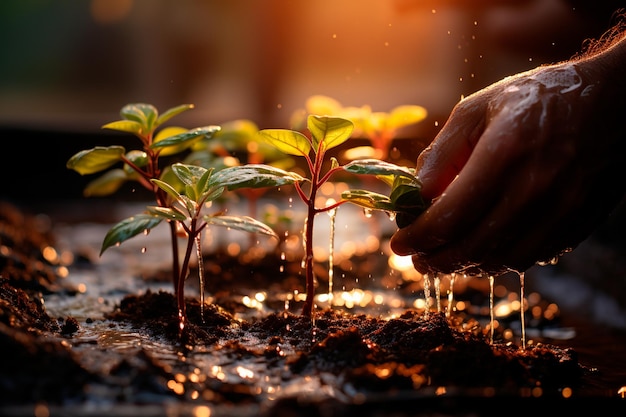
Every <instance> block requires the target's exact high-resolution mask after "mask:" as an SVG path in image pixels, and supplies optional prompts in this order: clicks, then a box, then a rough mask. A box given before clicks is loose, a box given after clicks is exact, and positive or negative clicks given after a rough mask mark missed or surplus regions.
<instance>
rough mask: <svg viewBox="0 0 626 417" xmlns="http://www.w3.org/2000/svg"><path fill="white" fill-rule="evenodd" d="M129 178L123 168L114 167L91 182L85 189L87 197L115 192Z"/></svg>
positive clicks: (84, 192)
mask: <svg viewBox="0 0 626 417" xmlns="http://www.w3.org/2000/svg"><path fill="white" fill-rule="evenodd" d="M128 180H129V176H128V174H127V173H126V172H125V171H124V170H123V169H112V170H110V171H107V172H105V173H104V174H103V175H101V176H100V177H98V178H96V179H95V180H93V181H91V182H89V183H88V184H87V186H86V187H85V189H84V190H83V195H84V196H85V197H104V196H107V195H111V194H114V193H115V192H116V191H117V190H119V189H120V187H121V186H122V185H123V184H124V183H125V182H126V181H128Z"/></svg>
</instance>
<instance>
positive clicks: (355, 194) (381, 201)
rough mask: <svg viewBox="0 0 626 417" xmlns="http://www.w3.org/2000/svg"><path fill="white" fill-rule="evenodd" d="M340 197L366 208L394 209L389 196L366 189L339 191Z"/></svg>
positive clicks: (391, 210)
mask: <svg viewBox="0 0 626 417" xmlns="http://www.w3.org/2000/svg"><path fill="white" fill-rule="evenodd" d="M341 199H342V200H345V201H347V202H348V203H352V204H355V205H357V206H360V207H363V208H366V209H371V210H383V211H389V212H393V211H394V209H393V205H392V204H391V200H390V199H389V197H387V196H386V195H383V194H379V193H375V192H372V191H368V190H348V191H344V192H343V193H341Z"/></svg>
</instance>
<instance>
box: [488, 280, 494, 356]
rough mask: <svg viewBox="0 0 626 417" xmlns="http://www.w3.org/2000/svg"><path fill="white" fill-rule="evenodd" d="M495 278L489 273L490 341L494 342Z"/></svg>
mask: <svg viewBox="0 0 626 417" xmlns="http://www.w3.org/2000/svg"><path fill="white" fill-rule="evenodd" d="M494 281H495V278H494V277H493V275H489V332H490V339H489V340H490V341H491V344H493V333H494V324H495V320H494V302H493V283H494Z"/></svg>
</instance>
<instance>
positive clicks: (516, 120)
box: [391, 63, 626, 274]
mask: <svg viewBox="0 0 626 417" xmlns="http://www.w3.org/2000/svg"><path fill="white" fill-rule="evenodd" d="M606 81H607V80H606V79H602V78H601V77H600V74H599V73H598V72H596V71H594V70H592V69H591V66H590V64H587V63H563V64H558V65H553V66H546V67H539V68H537V69H535V70H532V71H529V72H525V73H522V74H518V75H516V76H513V77H508V78H505V79H504V80H502V81H500V82H498V83H496V84H493V85H492V86H490V87H487V88H485V89H484V90H481V91H479V92H477V93H475V94H473V95H471V96H469V97H467V98H466V99H464V100H462V101H461V102H459V103H458V104H457V106H456V107H455V108H454V110H453V111H452V113H451V115H450V118H449V120H448V121H447V122H446V124H445V126H444V127H443V128H442V130H441V131H440V133H439V134H438V135H437V137H436V138H435V140H434V141H433V142H432V144H431V145H430V146H429V147H428V148H427V149H426V150H424V152H422V154H421V155H419V157H418V160H417V165H416V168H417V172H418V176H419V177H420V179H421V181H422V183H423V188H422V195H423V196H424V198H425V199H426V200H427V201H430V200H431V199H432V204H431V206H430V207H429V208H428V209H427V210H426V211H425V212H424V213H422V214H421V215H420V216H419V217H418V218H417V219H416V220H415V221H414V222H413V223H412V224H410V225H409V226H407V227H405V228H403V229H400V230H398V231H397V232H396V233H395V234H394V235H393V236H392V239H391V248H392V250H393V251H394V252H396V253H397V254H399V255H410V254H413V263H414V265H415V268H416V269H417V270H418V271H420V272H422V273H433V272H443V273H451V272H468V273H487V274H499V273H502V272H505V271H509V270H515V271H524V270H526V269H527V268H529V267H530V266H532V265H533V264H535V263H536V262H542V261H549V260H551V259H553V258H555V257H557V256H559V255H560V254H562V253H563V252H566V251H569V250H571V249H572V248H573V247H575V246H576V245H577V244H578V243H580V242H581V241H582V240H583V239H585V238H586V237H587V236H588V235H589V234H590V233H591V232H592V231H593V229H594V228H595V227H596V226H597V225H598V224H599V223H600V222H601V221H602V220H603V219H604V218H605V217H606V216H607V215H608V213H609V212H610V211H611V209H612V208H613V207H614V206H615V205H617V203H618V202H619V200H620V199H621V197H622V196H623V195H624V192H625V191H626V188H625V185H624V184H625V181H624V168H623V164H624V162H625V160H624V157H625V156H626V152H625V147H626V134H625V132H626V123H624V120H623V118H624V100H623V99H622V98H619V99H617V102H616V101H615V99H616V97H622V96H623V95H624V94H625V93H624V91H621V92H619V91H618V90H617V89H616V86H615V85H613V84H611V83H609V82H606ZM620 94H621V96H620Z"/></svg>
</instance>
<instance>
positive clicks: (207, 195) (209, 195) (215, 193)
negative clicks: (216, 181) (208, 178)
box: [202, 187, 225, 202]
mask: <svg viewBox="0 0 626 417" xmlns="http://www.w3.org/2000/svg"><path fill="white" fill-rule="evenodd" d="M224 190H225V188H224V187H216V188H212V189H208V190H207V191H205V192H204V193H203V194H202V201H203V202H207V201H215V200H216V199H217V198H218V197H219V196H221V195H222V194H223V193H224Z"/></svg>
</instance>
